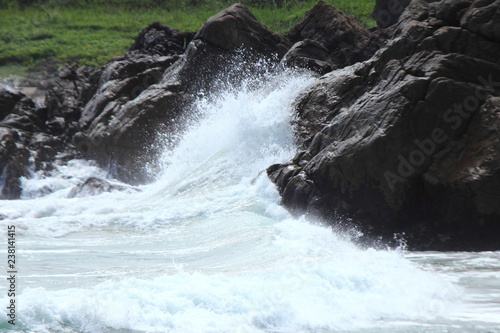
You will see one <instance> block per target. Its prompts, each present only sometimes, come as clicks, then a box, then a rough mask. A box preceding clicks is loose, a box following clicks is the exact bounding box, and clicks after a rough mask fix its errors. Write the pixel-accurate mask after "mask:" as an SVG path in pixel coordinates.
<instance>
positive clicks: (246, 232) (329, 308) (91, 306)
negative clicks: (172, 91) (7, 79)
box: [0, 72, 500, 333]
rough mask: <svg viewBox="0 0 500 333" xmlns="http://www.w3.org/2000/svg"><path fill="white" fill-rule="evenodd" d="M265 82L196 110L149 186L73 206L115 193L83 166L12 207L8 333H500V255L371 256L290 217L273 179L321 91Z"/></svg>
mask: <svg viewBox="0 0 500 333" xmlns="http://www.w3.org/2000/svg"><path fill="white" fill-rule="evenodd" d="M260 80H261V81H259V82H256V81H255V80H251V79H248V80H246V81H244V82H243V84H242V85H241V86H239V87H238V88H232V89H229V88H228V89H226V90H223V91H220V92H219V93H218V94H217V96H210V98H208V97H207V98H205V97H203V96H200V98H199V99H198V101H197V102H196V103H195V105H193V107H192V109H191V110H188V111H187V112H191V113H192V115H193V117H192V119H193V121H191V122H190V124H189V128H188V130H186V132H185V133H184V135H183V136H182V138H181V139H180V143H179V144H178V146H177V148H176V149H174V150H173V151H171V152H165V154H164V155H163V157H162V161H163V163H164V165H165V167H164V170H163V172H162V173H161V174H159V175H158V179H157V180H156V181H155V182H154V183H152V184H149V185H145V186H140V187H138V188H130V189H128V190H125V191H115V192H111V193H103V194H101V195H97V196H83V197H78V198H72V199H69V198H67V195H68V193H69V191H71V189H72V188H73V187H74V186H75V185H77V184H79V183H81V182H82V181H83V180H85V179H86V178H87V177H89V176H97V177H101V178H108V179H109V178H110V177H109V175H108V173H107V172H106V171H105V170H102V169H100V168H98V167H96V166H95V165H93V164H92V163H91V162H88V161H83V160H73V161H70V162H69V163H68V164H67V165H58V166H57V167H56V169H55V170H54V171H53V172H52V173H51V174H48V175H47V174H44V175H43V174H39V173H33V174H32V176H31V177H30V178H29V179H23V198H22V200H16V201H0V214H1V215H2V219H0V228H1V229H2V230H3V231H2V233H3V234H4V235H6V234H7V226H10V225H14V226H15V227H16V249H17V262H16V268H17V271H18V274H17V285H16V297H15V300H16V315H17V317H16V325H15V326H12V325H10V324H9V323H8V321H7V320H8V318H7V311H8V310H7V304H8V302H9V301H10V298H9V297H8V296H7V293H8V288H9V286H8V281H7V279H6V275H7V273H6V272H7V270H8V269H7V241H6V237H3V236H2V240H5V241H2V244H1V246H2V247H3V248H4V249H3V250H2V253H3V254H4V255H2V259H1V260H2V262H1V265H2V268H1V269H2V271H1V274H2V281H3V282H2V283H0V304H1V310H0V331H2V332H4V331H19V332H130V333H131V332H183V333H184V332H188V333H189V332H360V333H361V332H363V333H365V332H389V333H390V332H433V333H434V332H435V333H437V332H478V333H479V332H500V252H482V253H474V252H409V251H406V250H405V249H404V248H400V249H386V250H380V249H370V248H359V247H357V246H356V245H354V244H353V242H351V240H350V237H352V235H344V234H340V233H338V232H336V231H335V230H332V229H331V228H328V227H325V226H322V225H319V224H318V223H316V222H315V221H313V220H309V219H307V218H306V217H301V218H294V217H292V216H291V215H290V214H289V213H288V212H287V211H286V210H285V209H284V208H283V207H281V206H280V204H279V202H280V198H279V194H278V193H277V191H276V189H275V187H274V185H273V184H272V183H271V182H270V181H269V180H268V178H267V176H266V174H265V169H266V167H268V166H269V165H271V164H274V163H278V162H282V161H286V160H288V159H290V158H291V157H293V155H294V153H295V150H296V148H295V146H294V144H293V134H292V128H291V126H290V125H289V124H290V120H291V117H292V104H293V101H294V100H295V98H296V97H297V95H298V94H299V93H300V92H301V91H303V90H304V89H305V88H306V87H307V86H308V85H310V84H312V83H313V82H314V81H315V79H314V78H313V77H311V76H309V75H307V74H305V73H302V74H298V73H293V72H280V73H276V72H273V73H272V74H269V75H267V76H266V77H265V80H262V77H260ZM264 81H265V82H267V83H265V84H264V83H261V82H264ZM110 180H111V179H110ZM111 181H113V180H111ZM115 182H116V181H115ZM138 190H139V191H138Z"/></svg>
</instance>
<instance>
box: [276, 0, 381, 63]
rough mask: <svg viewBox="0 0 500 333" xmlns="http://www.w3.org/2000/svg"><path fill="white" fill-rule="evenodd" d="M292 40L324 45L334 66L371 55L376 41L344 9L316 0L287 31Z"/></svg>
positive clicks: (354, 61) (374, 49)
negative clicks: (309, 41)
mask: <svg viewBox="0 0 500 333" xmlns="http://www.w3.org/2000/svg"><path fill="white" fill-rule="evenodd" d="M286 36H287V37H288V38H289V39H290V40H291V41H292V42H293V43H296V42H300V41H302V40H305V39H309V40H312V41H315V42H317V43H319V44H321V45H323V46H324V47H325V48H326V49H327V50H328V51H329V52H330V56H331V58H332V60H333V62H334V64H335V65H336V67H344V66H347V65H352V64H354V63H356V62H359V61H362V60H366V59H368V58H370V57H371V56H372V55H373V54H374V53H375V51H376V50H377V49H378V47H379V44H377V43H373V40H372V33H371V32H370V31H368V30H367V29H366V28H365V27H363V26H362V25H361V24H360V23H358V22H357V21H356V20H354V19H353V18H352V17H350V16H349V15H347V14H345V13H344V12H342V11H340V10H338V9H336V8H334V7H333V6H332V5H330V4H328V3H326V2H324V1H319V2H318V3H317V4H316V5H315V6H314V7H313V8H312V9H311V10H309V11H308V12H306V14H305V15H304V17H303V18H302V19H301V20H300V21H299V22H298V23H297V24H296V25H295V26H294V27H293V28H291V29H290V31H288V33H287V34H286Z"/></svg>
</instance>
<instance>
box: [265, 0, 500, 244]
mask: <svg viewBox="0 0 500 333" xmlns="http://www.w3.org/2000/svg"><path fill="white" fill-rule="evenodd" d="M499 8H500V3H499V2H483V1H455V0H451V1H444V2H432V3H427V2H424V1H413V2H412V3H411V4H410V5H409V7H408V8H407V9H406V10H405V11H404V12H403V13H402V15H401V18H400V20H399V21H398V23H397V24H396V26H395V27H394V31H393V37H392V39H391V40H390V41H389V43H388V46H387V47H385V48H383V49H382V50H381V51H379V52H378V53H377V55H376V56H375V57H373V58H372V59H370V60H368V61H366V62H364V63H358V64H356V65H354V66H351V67H348V68H345V69H343V70H340V71H334V72H332V73H329V74H327V75H325V76H324V77H322V78H321V80H320V81H319V83H318V84H317V85H316V86H315V87H313V88H311V89H310V91H309V92H308V93H307V94H305V96H304V97H303V98H302V99H301V100H300V101H299V102H298V104H297V114H298V116H299V120H298V121H297V126H296V128H297V134H298V137H299V138H300V141H301V143H302V145H303V147H304V150H303V151H302V152H301V153H299V154H298V155H297V156H296V158H295V159H294V160H293V161H291V162H290V163H286V164H283V165H276V166H273V167H271V168H269V170H268V173H269V175H270V177H271V179H273V180H274V181H275V183H276V184H277V185H278V187H279V189H280V192H281V194H282V196H283V203H284V204H285V205H287V206H288V207H290V208H291V209H292V210H293V211H295V212H296V213H297V214H301V213H304V212H308V213H310V214H314V215H318V216H320V217H322V218H325V219H326V220H327V221H329V222H330V223H341V222H340V221H339V220H349V221H357V223H355V224H356V226H357V227H359V228H360V229H361V230H362V231H363V232H364V233H365V235H367V236H368V237H369V238H377V237H383V239H384V240H385V241H388V240H391V239H393V238H394V235H398V234H399V235H405V236H404V238H406V239H407V241H408V244H409V246H410V248H414V249H440V250H452V249H468V250H471V249H476V250H478V249H498V242H497V240H496V236H495V235H497V234H498V232H499V231H500V210H498V204H494V203H499V202H500V187H499V186H498V184H499V182H500V178H499V177H500V159H499V157H500V155H499V149H500V146H499V143H500V141H499V140H500V127H499V124H500V105H499V104H498V102H499V100H498V96H499V93H500V67H499V58H498V57H495V56H494V54H495V53H496V54H498V53H497V52H498V47H499V46H500V44H499V43H498V42H499V40H498V38H497V37H496V35H495V34H496V33H495V32H494V31H496V30H498V29H499V27H500V21H496V22H498V23H493V22H495V21H494V20H495V18H496V16H497V14H498V13H499V12H500V10H499ZM485 12H488V13H489V15H485V14H484V13H485ZM480 13H482V14H480ZM479 21H481V22H482V23H481V24H479ZM471 26H474V27H475V28H474V30H473V29H471V28H470V27H471ZM479 26H481V27H483V28H481V29H480V28H479ZM494 26H496V28H495V27H494ZM349 218H352V219H349ZM335 221H336V222H335Z"/></svg>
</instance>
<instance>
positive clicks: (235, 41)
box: [74, 4, 289, 184]
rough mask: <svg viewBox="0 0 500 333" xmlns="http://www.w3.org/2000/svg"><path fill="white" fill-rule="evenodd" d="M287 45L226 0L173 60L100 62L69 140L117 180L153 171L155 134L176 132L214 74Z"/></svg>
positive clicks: (230, 72) (235, 74)
mask: <svg viewBox="0 0 500 333" xmlns="http://www.w3.org/2000/svg"><path fill="white" fill-rule="evenodd" d="M288 47H289V42H288V41H287V40H286V39H285V38H284V37H282V36H280V35H278V34H275V33H272V32H270V31H269V30H267V29H266V28H265V27H264V26H263V25H262V24H261V23H260V22H258V21H257V20H256V19H255V17H254V16H253V15H252V14H251V13H250V11H249V10H248V9H247V8H246V7H245V6H243V5H240V4H236V5H233V6H231V7H229V8H227V9H226V10H224V11H222V12H221V13H219V14H217V15H215V16H213V17H212V18H210V19H208V20H207V22H206V23H205V24H204V25H203V26H202V27H201V28H200V30H199V31H198V32H197V34H196V36H195V37H194V39H193V40H192V41H191V43H190V44H189V45H188V47H187V49H186V51H185V53H184V54H183V55H182V56H180V57H179V58H178V59H177V58H176V57H159V56H154V57H153V56H151V55H140V54H133V55H130V54H129V55H127V56H125V57H124V58H120V59H115V60H114V61H113V62H111V63H110V64H108V65H107V66H106V68H105V69H104V71H103V72H102V74H101V79H100V83H99V89H98V91H97V92H96V94H95V95H94V97H93V98H92V99H91V100H90V102H89V103H88V104H87V105H86V106H85V108H84V109H83V112H82V116H81V118H80V121H79V128H80V131H79V132H78V133H77V134H76V135H75V136H74V143H75V145H76V146H77V148H78V150H79V151H80V153H81V154H82V155H83V156H85V157H87V158H91V159H95V160H96V161H98V163H99V164H101V165H105V166H110V167H111V170H112V171H113V173H114V175H115V176H116V177H118V178H119V179H120V180H125V181H127V182H129V183H132V184H139V183H144V182H147V181H149V180H151V179H153V178H152V177H154V175H153V174H154V172H153V173H151V172H147V170H146V168H149V169H153V170H154V167H155V165H154V161H155V160H157V155H158V153H160V152H162V150H163V149H165V147H158V145H156V144H155V143H156V142H157V138H158V133H166V135H169V134H176V133H179V132H180V131H181V129H182V125H183V118H182V117H183V114H184V113H185V111H186V107H187V106H188V105H189V103H191V102H192V101H193V99H194V98H195V96H196V94H198V93H199V92H200V91H211V90H214V89H217V82H216V81H217V78H218V77H225V78H226V77H228V76H231V77H232V79H234V80H241V79H242V77H243V76H244V75H243V73H244V72H245V71H247V70H248V68H244V66H242V68H234V67H236V66H234V65H235V63H231V59H232V58H234V56H235V55H236V54H238V52H240V53H241V52H248V57H252V56H255V57H257V56H258V57H262V56H269V55H271V54H273V53H280V52H282V53H284V52H286V50H287V49H288ZM242 48H243V49H242ZM238 50H239V51H238ZM128 57H130V58H128ZM174 61H175V62H174ZM242 64H243V62H242ZM228 80H229V81H230V80H231V78H229V79H228ZM222 81H224V82H226V80H222ZM171 143H172V144H174V143H175V142H174V141H173V140H171Z"/></svg>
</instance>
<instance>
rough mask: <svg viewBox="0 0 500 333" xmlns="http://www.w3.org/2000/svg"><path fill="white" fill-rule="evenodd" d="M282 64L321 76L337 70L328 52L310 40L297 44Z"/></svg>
mask: <svg viewBox="0 0 500 333" xmlns="http://www.w3.org/2000/svg"><path fill="white" fill-rule="evenodd" d="M281 64H282V65H284V66H288V67H300V68H306V69H309V70H312V71H314V72H317V73H319V74H326V73H328V72H331V71H332V70H334V69H335V68H336V67H335V64H334V63H333V61H332V59H331V58H330V53H329V52H328V50H327V49H326V48H325V47H324V46H323V45H321V44H320V43H318V42H315V41H312V40H310V39H305V40H303V41H300V42H297V43H295V44H294V45H293V46H292V47H291V48H290V50H288V52H287V53H286V54H285V56H284V57H283V59H282V60H281Z"/></svg>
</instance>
